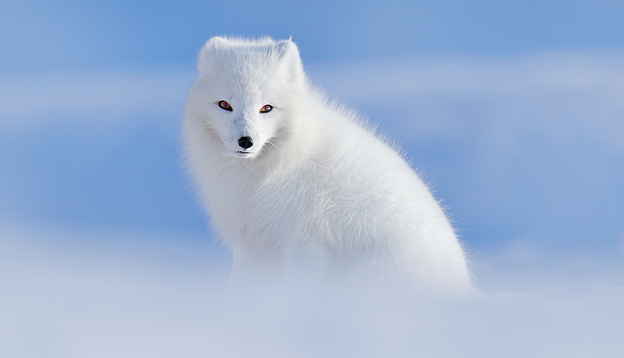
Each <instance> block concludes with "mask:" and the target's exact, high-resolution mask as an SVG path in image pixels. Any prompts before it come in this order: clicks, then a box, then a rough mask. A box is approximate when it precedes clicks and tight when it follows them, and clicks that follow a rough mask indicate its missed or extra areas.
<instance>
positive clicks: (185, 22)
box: [0, 0, 624, 356]
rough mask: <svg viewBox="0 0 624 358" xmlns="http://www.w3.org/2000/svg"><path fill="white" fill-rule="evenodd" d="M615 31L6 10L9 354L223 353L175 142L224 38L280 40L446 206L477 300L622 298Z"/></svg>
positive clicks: (534, 4)
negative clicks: (197, 81) (201, 75)
mask: <svg viewBox="0 0 624 358" xmlns="http://www.w3.org/2000/svg"><path fill="white" fill-rule="evenodd" d="M623 18H624V3H623V2H619V1H608V0H604V1H555V0H541V1H534V0H525V1H504V2H503V1H481V0H477V1H471V2H465V1H452V0H448V1H447V0H439V1H429V0H424V1H394V0H386V1H366V0H365V1H342V2H335V1H316V2H290V1H270V0H269V1H265V2H254V1H245V0H242V1H223V2H215V1H178V2H166V1H131V2H129V1H116V0H108V1H89V2H83V1H45V2H43V1H29V0H24V1H20V2H17V1H4V2H2V3H0V302H3V304H2V308H0V322H4V323H0V353H2V352H5V353H6V354H7V355H6V356H42V354H43V355H46V356H57V355H58V356H72V354H75V355H76V356H80V355H81V354H83V353H84V352H90V353H91V354H89V355H88V356H99V355H101V356H125V355H126V354H130V353H128V352H133V353H132V354H130V355H132V356H137V354H138V355H141V353H145V350H144V348H145V346H147V345H150V347H153V346H154V344H152V343H154V342H158V343H159V344H160V346H158V345H156V346H158V347H160V348H159V350H158V352H160V353H158V354H161V353H162V354H163V356H166V353H167V352H169V353H171V354H178V353H180V352H182V351H183V352H186V354H187V355H188V356H192V355H193V354H200V353H199V352H201V354H204V353H205V352H206V351H210V349H213V348H214V347H213V346H210V345H209V344H207V343H206V344H205V345H202V344H199V345H198V344H196V343H197V342H204V340H203V337H204V334H206V332H212V333H214V332H217V331H220V328H219V327H220V326H219V327H217V326H218V325H208V326H205V324H206V322H207V321H206V319H205V318H206V317H207V316H206V315H209V314H210V313H209V312H211V311H210V305H209V304H207V303H206V302H213V303H214V302H221V301H220V299H218V298H215V297H216V296H215V295H217V296H218V293H216V292H220V289H218V288H222V287H223V281H224V280H225V279H226V278H227V272H228V270H229V265H230V260H231V258H230V256H229V253H228V252H227V251H226V250H224V249H223V248H221V247H220V245H219V243H218V241H217V240H216V239H215V235H214V233H212V232H211V231H210V229H209V228H208V226H207V220H206V218H205V217H204V214H203V213H202V211H201V208H200V206H199V205H198V202H197V200H196V199H195V196H194V193H193V190H192V188H191V187H190V183H189V181H188V179H187V176H186V175H185V173H184V169H183V167H182V165H181V155H180V140H179V132H180V125H181V120H182V116H183V109H184V102H185V98H186V95H187V93H188V90H189V89H190V86H191V85H192V83H193V81H194V78H195V76H196V71H195V67H194V66H195V61H196V55H197V53H198V51H199V49H200V48H201V47H202V45H203V44H204V42H205V41H206V40H208V39H209V38H210V37H212V36H216V35H232V36H239V35H240V36H245V37H261V36H267V35H268V36H271V37H273V38H276V39H283V38H288V37H291V36H292V39H293V41H295V42H296V43H297V45H298V46H299V49H300V52H301V56H302V59H303V61H304V65H305V68H306V70H307V72H308V74H309V76H310V78H311V80H312V81H313V83H314V84H315V85H317V86H319V87H320V88H322V89H324V91H325V92H326V94H327V95H328V97H330V98H332V99H339V100H341V101H342V102H343V103H345V104H346V105H348V106H350V107H352V108H354V109H356V110H357V111H359V112H360V113H361V114H362V115H363V116H365V117H366V118H368V119H369V121H370V122H371V123H374V124H377V125H378V128H379V129H380V131H382V132H383V133H385V134H387V135H388V136H389V137H390V138H393V139H395V140H396V142H397V143H398V144H399V145H400V147H401V148H402V149H403V151H404V152H405V153H406V156H407V157H408V158H409V159H411V162H412V164H413V166H414V167H415V168H417V170H418V171H419V172H420V173H421V174H422V175H423V177H424V178H425V180H426V182H427V183H429V185H430V187H431V188H432V189H433V190H434V191H435V195H436V196H437V197H438V198H439V199H440V200H441V201H442V203H443V204H444V205H445V206H446V207H447V208H448V212H449V214H450V215H451V216H452V217H453V219H454V222H455V226H456V227H457V229H458V232H459V234H460V235H461V237H462V240H463V241H464V242H465V243H466V245H467V246H468V247H469V248H470V250H469V254H470V256H471V258H472V266H473V270H474V272H475V279H476V282H477V285H478V286H479V287H480V288H481V289H482V290H483V291H484V292H485V293H489V294H498V293H511V292H529V291H533V290H536V289H540V288H544V287H550V288H553V287H568V288H569V287H578V286H583V287H590V286H591V287H595V286H600V287H622V286H623V285H624V265H623V261H624V260H623V259H624V21H622V19H623ZM609 292H611V293H613V291H609ZM617 292H618V295H619V296H618V295H616V297H619V298H620V299H621V298H622V297H624V294H622V293H621V291H617ZM210 297H212V298H210ZM219 297H220V296H219ZM592 297H594V299H597V298H596V297H598V296H592ZM600 297H602V296H600ZM579 299H580V298H579ZM210 300H213V301H210ZM215 300H216V301H215ZM540 302H541V301H540ZM547 302H550V301H547ZM553 302H558V301H557V300H556V299H555V300H554V301H553ZM575 302H576V301H575ZM592 302H593V301H592ZM607 306H608V307H611V308H613V307H617V306H615V304H614V306H609V305H607ZM410 312H412V311H410ZM618 312H620V313H621V309H620V311H618ZM420 313H422V312H420ZM202 314H203V315H204V316H202ZM414 314H416V313H414ZM328 316H329V315H328ZM128 317H130V318H128ZM154 317H157V318H154ZM198 317H203V318H201V319H200V318H198ZM208 321H209V320H208ZM224 321H227V319H226V318H222V320H219V319H217V322H224ZM467 321H469V319H467ZM137 322H138V323H137ZM591 322H593V323H595V324H599V323H602V321H598V320H595V321H591ZM590 326H591V325H590ZM607 326H608V325H607ZM154 327H157V328H154ZM165 327H166V328H165ZM172 327H174V328H175V332H176V333H175V334H171V330H172V329H173V328H172ZM492 327H493V326H492ZM558 328H561V327H558ZM495 331H496V330H495V329H492V330H490V331H488V330H487V329H486V331H485V332H486V333H492V332H495ZM136 332H148V333H142V334H143V335H140V334H139V335H137V334H138V333H136ZM237 332H238V331H237ZM239 333H240V332H239ZM239 333H237V334H239ZM33 337H36V338H33ZM155 337H156V338H155ZM603 337H604V336H603ZM111 341H115V342H119V343H118V344H117V345H116V347H117V348H111V347H110V346H109V345H108V343H109V342H111ZM215 341H218V339H215ZM475 341H478V339H476V340H471V342H475ZM137 342H138V343H137ZM144 342H151V343H150V344H145V345H142V343H144ZM190 342H194V343H192V344H191V343H190ZM423 342H427V340H426V339H425V340H424V341H423ZM187 343H189V344H187ZM163 345H166V346H167V347H169V348H170V349H171V351H168V350H167V349H164V348H163ZM233 346H236V344H233ZM399 346H400V345H399ZM77 347H82V348H77ZM88 347H100V348H102V347H107V349H108V350H103V349H100V350H99V352H104V353H98V354H97V355H94V354H93V351H91V350H90V349H89V348H88ZM180 347H186V348H187V349H189V350H187V351H184V350H180ZM189 347H193V349H190V348H189ZM211 347H213V348H211ZM403 347H408V346H405V345H404V346H403ZM607 347H611V348H613V347H614V344H611V345H609V344H607ZM131 348H132V349H134V350H132V349H131ZM222 348H223V347H222ZM230 348H231V347H230ZM115 349H117V350H115ZM234 351H235V350H231V349H230V350H229V348H228V349H226V348H223V351H220V352H221V353H220V354H221V355H213V356H229V355H228V354H232V356H237V354H238V353H240V352H238V351H236V352H238V353H237V354H234V353H232V352H234ZM539 351H540V352H542V353H543V350H539ZM154 352H156V350H155V351H154ZM410 352H411V351H410ZM574 352H577V353H578V352H579V351H578V350H574ZM620 352H621V351H620ZM533 353H535V352H533ZM603 353H604V352H603ZM150 354H151V355H149V356H158V354H156V353H150ZM272 354H273V355H272V356H279V354H277V353H275V352H273V353H272ZM82 356H84V355H82ZM239 356H240V355H239ZM285 356H289V355H288V354H286V355H285ZM290 356H292V355H290ZM397 356H400V354H399V355H397ZM603 356H609V355H608V354H607V355H603Z"/></svg>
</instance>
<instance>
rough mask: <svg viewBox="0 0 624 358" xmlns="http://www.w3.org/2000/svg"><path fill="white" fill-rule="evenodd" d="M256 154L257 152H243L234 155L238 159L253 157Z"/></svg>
mask: <svg viewBox="0 0 624 358" xmlns="http://www.w3.org/2000/svg"><path fill="white" fill-rule="evenodd" d="M254 154H256V153H255V152H244V151H242V150H239V151H236V152H235V153H234V155H235V156H236V157H238V158H249V157H251V156H252V155H254Z"/></svg>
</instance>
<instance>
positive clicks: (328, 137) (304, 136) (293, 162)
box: [183, 37, 471, 292]
mask: <svg viewBox="0 0 624 358" xmlns="http://www.w3.org/2000/svg"><path fill="white" fill-rule="evenodd" d="M198 69H199V71H200V74H199V78H198V79H197V82H196V83H195V85H194V86H193V88H192V90H191V91H190V95H189V98H188V102H187V106H186V114H185V120H184V128H183V137H184V141H185V149H186V160H187V164H188V166H189V169H190V171H191V173H192V175H193V177H194V179H195V182H196V185H197V187H198V189H199V193H200V196H201V198H202V200H203V203H204V204H205V207H206V209H207V211H208V213H209V215H210V217H211V221H212V224H213V226H214V227H215V228H216V229H217V230H218V231H219V233H220V235H221V236H222V239H223V241H224V243H225V244H226V245H227V246H228V247H229V248H231V250H232V251H233V255H234V261H233V270H232V278H233V280H235V281H238V282H253V281H258V280H260V281H261V282H263V281H264V280H266V278H277V279H279V280H285V281H286V282H293V283H297V282H303V281H306V282H307V281H312V282H317V281H332V280H334V281H335V280H337V279H338V280H340V279H344V278H347V279H364V280H368V279H372V280H375V281H380V282H398V283H406V284H408V285H410V286H411V287H417V288H420V287H425V288H428V289H432V290H443V291H448V290H452V291H463V292H467V291H468V290H469V289H470V287H471V282H470V281H471V280H470V275H469V272H468V269H467V267H466V259H465V256H464V252H463V250H462V247H461V245H460V243H459V241H458V240H457V238H456V236H455V233H454V231H453V228H452V226H451V225H450V223H449V221H448V219H447V218H446V216H445V214H444V212H443V210H442V209H441V208H440V206H439V204H438V203H437V202H436V200H435V199H434V197H433V196H432V195H431V193H430V192H429V190H428V189H427V187H426V186H425V185H424V184H423V182H422V181H421V180H420V178H419V177H418V176H417V175H416V173H415V172H414V171H413V170H412V168H410V166H409V165H408V164H407V163H406V162H405V160H404V159H403V158H402V157H401V156H400V155H399V154H397V152H396V151H395V150H394V149H393V148H391V147H390V146H388V145H387V144H385V143H384V142H383V141H382V140H380V139H379V138H377V137H376V136H375V135H374V133H372V131H371V130H369V129H368V128H366V127H365V126H363V125H362V124H361V122H360V120H359V118H358V117H357V116H356V115H355V114H353V113H351V112H348V111H346V110H344V109H341V108H337V107H336V106H333V105H329V104H328V103H327V101H326V100H325V99H324V98H323V97H322V96H321V95H320V94H319V93H318V92H316V91H315V90H314V89H312V88H311V86H310V85H309V84H308V81H307V78H306V76H305V73H304V71H303V66H302V63H301V59H300V57H299V51H298V49H297V47H296V45H295V44H294V43H293V42H292V41H290V40H285V41H279V42H275V41H273V40H271V39H268V38H266V39H261V40H244V39H227V38H219V37H215V38H212V39H211V40H209V41H208V42H207V43H206V45H205V46H204V48H203V49H202V51H201V53H200V58H199V64H198ZM221 100H225V101H227V102H228V103H229V104H230V105H231V106H232V111H227V110H224V109H222V108H220V107H219V105H218V103H219V101H221ZM380 102H381V100H380ZM266 104H270V105H272V106H273V110H272V111H270V112H268V113H260V108H262V107H263V106H264V105H266ZM242 136H248V137H250V138H252V140H253V146H252V147H251V148H249V149H248V150H246V151H245V150H243V149H242V148H241V147H240V146H239V144H238V139H239V138H240V137H242Z"/></svg>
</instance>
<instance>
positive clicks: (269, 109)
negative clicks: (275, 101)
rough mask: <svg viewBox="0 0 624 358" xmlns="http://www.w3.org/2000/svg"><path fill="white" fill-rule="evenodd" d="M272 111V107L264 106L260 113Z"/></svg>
mask: <svg viewBox="0 0 624 358" xmlns="http://www.w3.org/2000/svg"><path fill="white" fill-rule="evenodd" d="M272 109H273V106H271V105H270V104H265V105H264V106H263V107H262V108H260V113H267V112H271V110H272Z"/></svg>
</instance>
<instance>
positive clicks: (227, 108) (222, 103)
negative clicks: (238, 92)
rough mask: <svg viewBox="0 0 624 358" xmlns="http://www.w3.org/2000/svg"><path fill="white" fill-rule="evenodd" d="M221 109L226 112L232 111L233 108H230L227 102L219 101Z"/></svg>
mask: <svg viewBox="0 0 624 358" xmlns="http://www.w3.org/2000/svg"><path fill="white" fill-rule="evenodd" d="M219 107H221V108H223V109H225V110H226V111H231V110H232V106H230V104H229V103H227V102H226V101H219Z"/></svg>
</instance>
